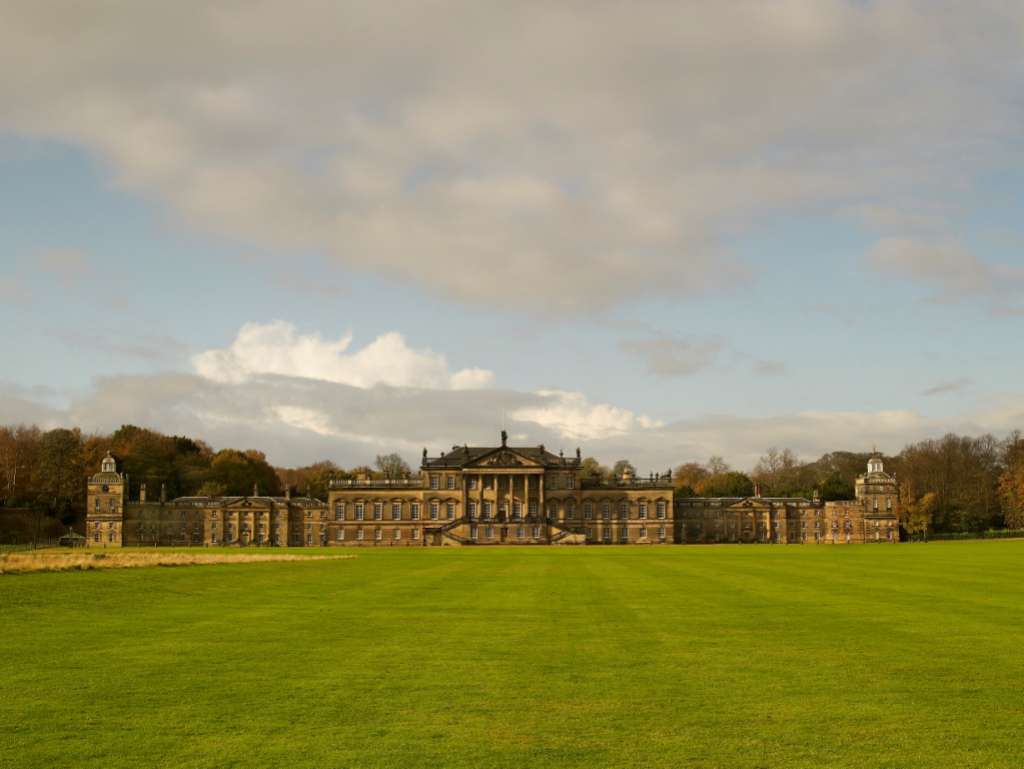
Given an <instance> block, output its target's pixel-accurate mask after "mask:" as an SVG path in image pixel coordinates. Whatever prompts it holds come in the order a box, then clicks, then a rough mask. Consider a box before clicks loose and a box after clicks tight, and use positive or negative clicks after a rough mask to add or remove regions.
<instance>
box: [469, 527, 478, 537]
mask: <svg viewBox="0 0 1024 769" xmlns="http://www.w3.org/2000/svg"><path fill="white" fill-rule="evenodd" d="M469 538H470V539H476V538H477V537H476V526H470V527H469Z"/></svg>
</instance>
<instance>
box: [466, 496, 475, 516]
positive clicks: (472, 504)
mask: <svg viewBox="0 0 1024 769" xmlns="http://www.w3.org/2000/svg"><path fill="white" fill-rule="evenodd" d="M466 512H467V513H468V514H469V519H470V520H473V519H474V518H476V502H473V501H470V502H467V503H466Z"/></svg>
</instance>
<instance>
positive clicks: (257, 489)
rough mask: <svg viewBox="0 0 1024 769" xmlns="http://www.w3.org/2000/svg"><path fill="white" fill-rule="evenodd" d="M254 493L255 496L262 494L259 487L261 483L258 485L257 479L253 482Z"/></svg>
mask: <svg viewBox="0 0 1024 769" xmlns="http://www.w3.org/2000/svg"><path fill="white" fill-rule="evenodd" d="M252 495H253V496H254V497H258V496H259V495H260V487H259V485H258V484H257V483H256V481H253V482H252Z"/></svg>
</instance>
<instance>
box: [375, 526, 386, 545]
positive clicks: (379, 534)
mask: <svg viewBox="0 0 1024 769" xmlns="http://www.w3.org/2000/svg"><path fill="white" fill-rule="evenodd" d="M373 538H374V540H376V541H377V542H380V541H381V540H382V539H383V538H384V531H383V529H381V528H380V527H379V526H378V527H377V528H376V529H374V530H373Z"/></svg>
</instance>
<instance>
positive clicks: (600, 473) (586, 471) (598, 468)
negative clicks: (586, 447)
mask: <svg viewBox="0 0 1024 769" xmlns="http://www.w3.org/2000/svg"><path fill="white" fill-rule="evenodd" d="M608 474H609V471H608V468H607V467H605V466H604V465H602V464H601V463H600V462H598V461H597V460H596V459H594V457H584V459H583V461H582V462H581V463H580V480H581V481H603V480H606V479H607V478H608Z"/></svg>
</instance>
